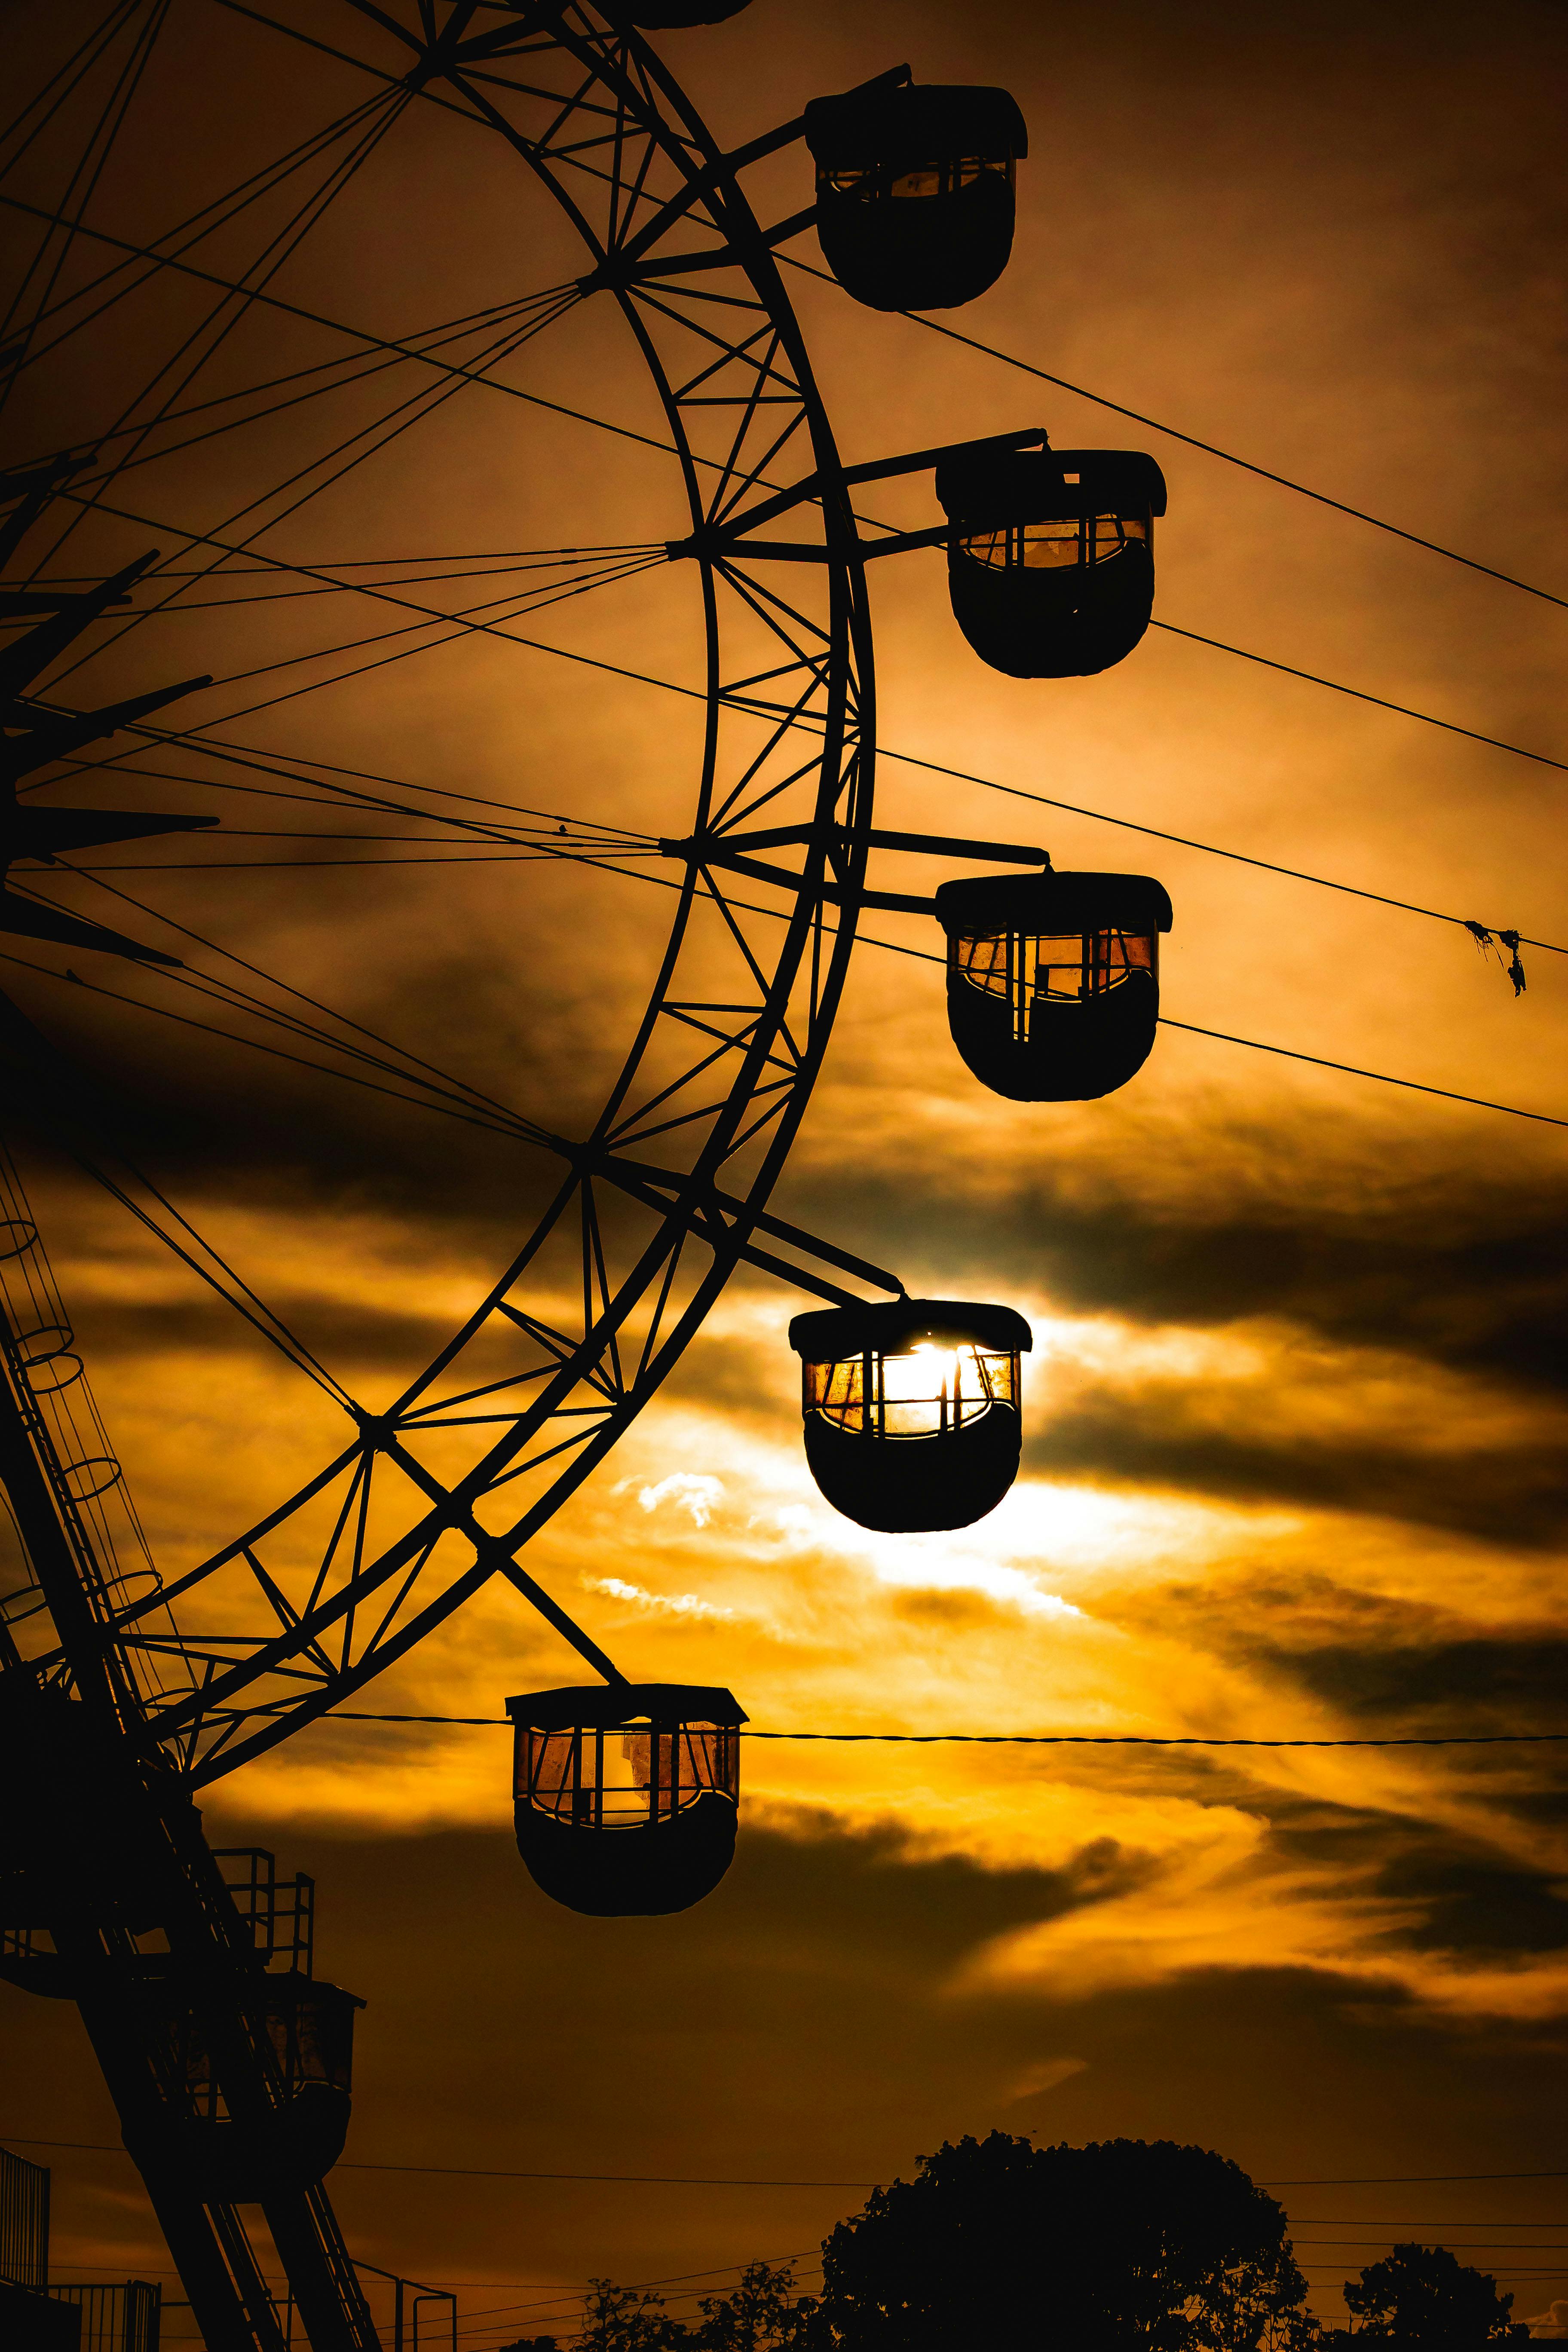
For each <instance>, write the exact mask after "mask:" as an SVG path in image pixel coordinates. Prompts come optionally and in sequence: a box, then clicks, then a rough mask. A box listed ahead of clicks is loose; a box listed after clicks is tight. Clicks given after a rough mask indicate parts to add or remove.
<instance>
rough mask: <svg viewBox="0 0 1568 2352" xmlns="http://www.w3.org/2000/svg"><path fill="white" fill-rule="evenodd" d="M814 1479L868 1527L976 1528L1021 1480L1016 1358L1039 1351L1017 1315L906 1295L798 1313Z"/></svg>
mask: <svg viewBox="0 0 1568 2352" xmlns="http://www.w3.org/2000/svg"><path fill="white" fill-rule="evenodd" d="M789 1340H790V1346H791V1347H792V1348H793V1349H795V1353H796V1354H797V1355H798V1356H799V1357H800V1359H801V1410H802V1414H803V1417H804V1420H805V1458H806V1461H807V1463H808V1465H810V1469H811V1475H812V1476H813V1477H814V1478H815V1479H816V1483H817V1485H818V1486H819V1487H820V1488H821V1490H822V1492H823V1494H824V1495H825V1496H826V1498H827V1500H828V1501H829V1502H830V1503H831V1504H832V1505H833V1507H834V1509H835V1510H837V1511H842V1512H843V1513H844V1516H845V1517H846V1518H850V1519H854V1520H855V1521H857V1523H858V1525H859V1526H861V1527H863V1528H880V1529H882V1530H885V1531H886V1532H888V1533H889V1534H897V1535H914V1534H923V1533H927V1532H930V1531H932V1530H935V1529H939V1528H967V1527H970V1526H972V1525H973V1522H974V1521H975V1520H976V1519H983V1518H984V1517H985V1514H986V1513H987V1511H992V1510H994V1509H995V1507H996V1505H997V1504H998V1503H999V1502H1000V1501H1001V1500H1002V1497H1003V1496H1004V1495H1005V1493H1006V1492H1007V1489H1008V1487H1009V1486H1011V1485H1012V1484H1013V1481H1014V1479H1015V1478H1016V1476H1017V1475H1018V1454H1019V1444H1020V1438H1021V1433H1022V1425H1023V1424H1022V1418H1021V1414H1020V1411H1019V1377H1018V1359H1019V1356H1020V1354H1021V1352H1023V1351H1024V1350H1026V1349H1029V1348H1030V1347H1032V1346H1033V1344H1034V1342H1033V1338H1032V1335H1031V1333H1030V1330H1029V1327H1028V1325H1027V1323H1026V1322H1025V1320H1024V1318H1023V1317H1022V1316H1021V1315H1016V1314H1015V1313H1014V1312H1013V1309H1012V1308H1011V1307H986V1306H982V1305H978V1304H974V1303H973V1302H971V1301H969V1300H966V1299H957V1298H900V1299H898V1300H895V1301H894V1302H893V1303H892V1304H890V1305H887V1306H867V1307H826V1308H824V1309H822V1310H820V1311H818V1312H816V1313H814V1314H810V1315H797V1316H796V1317H795V1320H794V1322H793V1323H792V1324H791V1325H790V1327H789Z"/></svg>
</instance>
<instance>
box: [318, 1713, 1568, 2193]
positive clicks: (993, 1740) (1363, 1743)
mask: <svg viewBox="0 0 1568 2352" xmlns="http://www.w3.org/2000/svg"><path fill="white" fill-rule="evenodd" d="M321 1721H323V1722H326V1723H430V1724H454V1725H458V1726H467V1727H472V1728H476V1729H485V1730H492V1731H505V1730H510V1728H511V1717H510V1716H506V1715H371V1714H366V1713H362V1712H361V1711H359V1710H358V1709H356V1708H352V1707H333V1708H331V1710H330V1711H329V1712H328V1713H327V1714H326V1715H325V1716H323V1717H321ZM736 1737H737V1738H740V1739H826V1740H832V1741H835V1742H838V1743H841V1744H845V1745H853V1744H855V1743H858V1742H866V1741H873V1742H876V1743H878V1744H879V1745H882V1746H899V1747H909V1748H952V1747H971V1748H1510V1747H1540V1746H1542V1745H1546V1744H1549V1743H1552V1742H1555V1741H1563V1740H1568V1731H1456V1732H1435V1733H1430V1734H1427V1733H1398V1734H1388V1735H1384V1734H1378V1735H1376V1736H1367V1737H1364V1738H1362V1737H1357V1738H1345V1739H1242V1738H1206V1737H1205V1736H1204V1735H1203V1734H1202V1733H1198V1732H1179V1733H1172V1734H1168V1735H1167V1734H1164V1733H1157V1732H1146V1731H758V1730H756V1729H755V1728H754V1727H752V1725H750V1724H746V1725H744V1726H742V1728H741V1729H740V1730H739V1731H738V1732H737V1734H736ZM1434 2177H1435V2178H1441V2179H1483V2178H1489V2177H1490V2176H1487V2175H1482V2174H1479V2173H1477V2174H1460V2173H1455V2174H1452V2175H1449V2174H1442V2175H1437V2176H1434ZM1503 2177H1504V2176H1503V2175H1501V2174H1499V2175H1498V2176H1497V2178H1499V2179H1502V2178H1503ZM1508 2177H1510V2178H1511V2177H1512V2176H1508ZM1519 2177H1520V2178H1521V2179H1523V2178H1525V2177H1526V2176H1524V2175H1523V2174H1521V2175H1520V2176H1519ZM1531 2177H1533V2176H1531ZM1545 2177H1546V2176H1545V2175H1542V2179H1544V2178H1545ZM1563 2177H1564V2178H1565V2179H1568V2174H1565V2175H1564V2176H1563ZM830 2185H832V2184H830ZM839 2185H842V2186H845V2187H848V2188H854V2187H855V2186H856V2185H857V2184H856V2183H855V2182H853V2181H849V2182H846V2183H843V2184H839ZM1316 2185H1320V2186H1330V2185H1332V2184H1329V2183H1321V2184H1316Z"/></svg>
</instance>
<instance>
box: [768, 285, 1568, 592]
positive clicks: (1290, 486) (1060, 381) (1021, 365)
mask: <svg viewBox="0 0 1568 2352" xmlns="http://www.w3.org/2000/svg"><path fill="white" fill-rule="evenodd" d="M778 258H779V259H780V260H781V261H785V262H787V263H788V264H789V267H790V268H792V269H797V270H799V271H800V273H801V275H802V276H803V277H805V278H820V279H821V280H822V281H823V282H824V283H825V284H826V285H829V286H837V283H838V281H837V278H835V277H834V276H833V274H832V272H831V271H830V270H826V269H818V268H816V266H815V265H814V264H813V263H811V262H809V261H802V260H800V259H799V257H797V256H796V255H795V254H793V253H781V254H780V255H779V256H778ZM899 315H900V318H903V319H907V320H909V321H910V324H911V325H913V326H917V327H924V328H926V329H927V330H928V331H929V332H931V334H933V335H944V336H945V337H946V338H947V340H948V341H949V342H953V343H963V344H965V345H967V347H968V348H969V350H971V351H974V352H981V353H983V354H984V357H985V358H987V359H993V360H1000V361H1001V362H1002V364H1003V365H1004V366H1005V367H1010V368H1016V369H1017V370H1018V372H1019V373H1020V374H1023V375H1032V376H1036V377H1037V378H1038V379H1039V381H1040V382H1041V383H1051V384H1055V385H1056V386H1057V388H1058V391H1061V392H1070V393H1071V394H1073V395H1074V396H1075V398H1077V399H1079V400H1087V401H1089V402H1091V403H1092V404H1093V405H1094V406H1095V407H1096V408H1104V409H1109V410H1110V413H1111V415H1115V416H1125V417H1127V418H1129V419H1130V420H1131V423H1132V424H1134V425H1148V427H1149V428H1150V430H1151V432H1153V433H1163V435H1164V436H1165V437H1166V438H1167V440H1171V441H1181V442H1184V443H1185V445H1186V446H1187V447H1188V448H1189V449H1198V450H1201V451H1202V452H1203V454H1204V455H1205V457H1217V458H1219V459H1220V460H1221V462H1222V463H1223V464H1225V465H1226V466H1235V467H1239V469H1240V470H1241V472H1243V473H1244V474H1256V475H1257V476H1258V478H1259V479H1260V480H1261V481H1265V482H1273V483H1274V484H1276V486H1277V487H1278V488H1280V489H1282V490H1291V491H1294V493H1295V494H1296V496H1297V497H1298V498H1303V499H1311V500H1312V501H1313V503H1314V504H1315V505H1317V506H1321V507H1331V508H1332V509H1333V510H1334V512H1335V513H1336V514H1342V515H1348V516H1349V517H1350V518H1351V520H1352V521H1354V522H1364V523H1368V524H1370V525H1371V527H1372V529H1373V530H1381V531H1386V532H1387V533H1388V535H1389V536H1390V537H1391V538H1393V539H1403V540H1405V541H1408V542H1409V544H1410V545H1411V546H1412V547H1420V548H1424V549H1425V550H1426V552H1427V553H1428V554H1429V555H1440V556H1442V557H1443V559H1444V560H1445V562H1448V563H1458V564H1462V565H1463V566H1464V568H1465V570H1466V571H1468V572H1481V573H1483V574H1484V575H1485V577H1486V578H1487V579H1489V580H1497V581H1500V582H1501V583H1502V585H1503V586H1504V587H1505V588H1518V589H1520V590H1521V592H1522V593H1524V594H1525V595H1526V596H1538V597H1540V599H1541V600H1542V603H1543V604H1557V605H1560V606H1562V607H1563V609H1564V610H1565V611H1568V596H1559V595H1557V594H1555V593H1553V591H1552V589H1550V588H1538V587H1536V586H1535V585H1534V584H1533V583H1531V581H1528V580H1521V579H1519V578H1518V577H1517V575H1516V574H1515V573H1513V572H1501V571H1499V570H1498V568H1497V567H1496V566H1495V565H1494V564H1490V563H1481V562H1478V561H1477V559H1476V558H1475V557H1474V556H1472V555H1461V554H1460V553H1459V552H1458V550H1457V549H1455V548H1452V547H1444V546H1441V545H1440V544H1439V543H1438V541H1436V540H1435V539H1424V538H1423V537H1422V535H1421V534H1420V532H1419V531H1414V530H1405V528H1404V526H1403V525H1402V524H1400V523H1396V522H1389V521H1387V520H1385V519H1384V517H1383V516H1381V515H1374V514H1370V513H1369V512H1368V511H1367V509H1365V508H1364V507H1355V506H1351V505H1349V504H1348V503H1347V501H1346V500H1345V499H1334V498H1331V497H1329V495H1328V493H1327V492H1326V491H1323V490H1314V489H1312V488H1310V487H1309V485H1308V484H1307V483H1305V482H1298V481H1293V480H1292V479H1291V478H1290V476H1289V475H1288V474H1279V473H1276V472H1274V471H1273V470H1272V468H1271V467H1268V466H1259V465H1256V464H1254V462H1253V460H1252V459H1251V458H1250V457H1237V455H1236V453H1235V451H1234V450H1230V449H1222V448H1221V447H1220V446H1219V445H1218V443H1217V442H1214V441H1204V440H1200V439H1199V437H1198V436H1197V435H1196V434H1194V433H1184V432H1183V431H1181V430H1180V429H1179V427H1177V426H1176V425H1163V424H1162V423H1161V422H1160V420H1159V418H1158V417H1157V416H1146V415H1143V414H1142V411H1141V410H1139V409H1136V408H1128V407H1126V406H1125V405H1124V404H1122V403H1121V401H1119V400H1110V399H1108V398H1107V397H1106V395H1105V394H1103V393H1099V392H1090V391H1089V390H1088V389H1087V387H1086V386H1085V385H1083V384H1081V383H1070V382H1069V381H1068V378H1067V377H1066V376H1065V375H1052V374H1051V373H1050V372H1049V370H1048V369H1046V368H1043V367H1037V366H1036V365H1035V364H1034V362H1033V361H1031V360H1021V359H1019V358H1018V357H1017V356H1016V353H1015V352H1004V351H1001V350H999V349H998V348H997V346H996V345H995V344H994V343H983V342H981V341H979V339H978V337H976V336H974V335H965V334H963V333H961V332H960V331H959V330H958V329H957V328H956V327H949V326H944V325H943V324H942V320H940V319H932V318H929V317H928V316H927V315H926V314H925V313H924V312H923V311H920V310H902V311H900V313H899Z"/></svg>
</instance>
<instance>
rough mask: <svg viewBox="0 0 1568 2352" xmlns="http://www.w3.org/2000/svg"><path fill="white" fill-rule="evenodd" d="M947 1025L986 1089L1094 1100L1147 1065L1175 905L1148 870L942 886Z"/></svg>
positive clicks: (1018, 1097) (939, 906)
mask: <svg viewBox="0 0 1568 2352" xmlns="http://www.w3.org/2000/svg"><path fill="white" fill-rule="evenodd" d="M936 912H937V919H938V921H939V922H940V923H941V924H942V929H944V930H945V931H946V933H947V1017H948V1022H949V1025H950V1026H951V1028H952V1037H953V1043H954V1044H955V1045H956V1046H957V1047H958V1050H959V1052H960V1053H961V1054H962V1055H963V1058H964V1060H965V1061H966V1062H967V1063H968V1065H969V1066H970V1068H971V1069H972V1070H973V1073H974V1075H975V1076H976V1077H977V1078H978V1079H979V1080H980V1082H981V1084H982V1085H983V1086H986V1087H990V1088H991V1091H992V1092H993V1094H998V1095H1005V1096H1006V1097H1008V1098H1009V1100H1011V1101H1013V1102H1093V1101H1095V1100H1097V1099H1098V1097H1100V1096H1101V1095H1108V1094H1112V1093H1114V1091H1115V1089H1116V1088H1117V1087H1124V1086H1125V1085H1126V1083H1127V1081H1128V1079H1129V1078H1131V1076H1133V1075H1134V1074H1135V1073H1136V1072H1137V1071H1138V1070H1140V1069H1142V1066H1143V1063H1144V1061H1145V1060H1146V1059H1147V1057H1148V1054H1149V1049H1150V1047H1151V1046H1152V1045H1153V1043H1154V1032H1155V1028H1156V1026H1157V1025H1158V1022H1159V1016H1160V961H1159V950H1160V933H1161V932H1162V931H1168V930H1169V929H1170V928H1171V901H1170V899H1169V898H1168V897H1167V896H1166V894H1165V891H1164V889H1163V886H1162V885H1161V884H1160V883H1158V882H1156V881H1155V880H1154V879H1153V878H1152V876H1150V875H1147V874H1053V873H1045V874H1006V875H1001V876H988V877H984V878H982V879H975V880H968V881H963V882H943V883H942V885H941V886H940V887H939V888H938V890H937V893H936Z"/></svg>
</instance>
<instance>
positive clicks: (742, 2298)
mask: <svg viewBox="0 0 1568 2352" xmlns="http://www.w3.org/2000/svg"><path fill="white" fill-rule="evenodd" d="M698 2307H699V2309H700V2312H701V2314H702V2322H701V2325H700V2327H699V2328H698V2329H697V2331H696V2339H695V2340H696V2342H697V2343H698V2344H700V2346H701V2347H702V2352H795V2347H804V2346H805V2344H806V2342H807V2339H808V2331H809V2329H810V2326H811V2323H812V2320H813V2318H814V2315H815V2314H816V2303H815V2302H814V2301H813V2299H812V2297H811V2296H809V2295H802V2296H799V2297H798V2298H797V2296H796V2294H795V2265H794V2264H793V2263H779V2264H778V2265H777V2266H776V2267H775V2266H774V2265H773V2264H772V2263H747V2265H746V2268H745V2270H744V2272H743V2273H742V2277H741V2283H740V2284H739V2286H737V2287H734V2288H732V2289H731V2292H730V2294H727V2295H714V2294H707V2295H704V2296H702V2298H701V2300H700V2304H699V2306H698Z"/></svg>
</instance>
